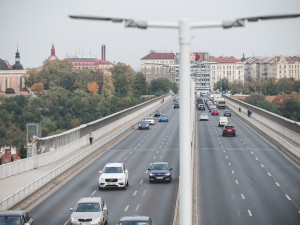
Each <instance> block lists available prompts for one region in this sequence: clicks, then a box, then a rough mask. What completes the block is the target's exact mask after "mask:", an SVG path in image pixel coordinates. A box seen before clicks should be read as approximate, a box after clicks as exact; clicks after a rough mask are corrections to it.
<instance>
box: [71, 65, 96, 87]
mask: <svg viewBox="0 0 300 225" xmlns="http://www.w3.org/2000/svg"><path fill="white" fill-rule="evenodd" d="M93 80H94V75H93V73H92V72H91V71H90V70H88V69H84V70H79V71H77V76H76V80H75V83H74V85H75V87H76V88H78V89H81V90H84V91H85V92H88V89H87V85H88V83H91V82H93Z"/></svg>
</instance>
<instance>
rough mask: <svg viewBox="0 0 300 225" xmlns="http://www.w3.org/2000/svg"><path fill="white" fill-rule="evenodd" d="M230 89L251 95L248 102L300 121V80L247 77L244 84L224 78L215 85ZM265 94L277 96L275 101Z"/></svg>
mask: <svg viewBox="0 0 300 225" xmlns="http://www.w3.org/2000/svg"><path fill="white" fill-rule="evenodd" d="M220 88H222V89H221V90H223V91H225V90H229V91H230V93H231V94H237V93H242V94H245V95H249V96H248V97H247V98H246V100H245V101H246V102H247V103H249V104H252V105H255V106H257V107H260V108H262V109H265V110H268V111H270V112H273V113H276V114H278V115H281V116H283V117H286V118H288V119H291V120H294V121H297V122H299V121H300V96H299V93H300V80H295V79H294V78H282V79H279V80H278V81H276V80H275V78H274V77H270V78H264V77H261V78H260V79H258V80H254V79H252V78H247V79H246V81H245V82H244V84H242V83H239V82H236V81H235V82H233V83H229V81H228V79H222V80H221V81H218V82H217V83H216V85H215V89H220ZM265 96H276V97H275V98H274V100H273V101H267V100H266V97H265Z"/></svg>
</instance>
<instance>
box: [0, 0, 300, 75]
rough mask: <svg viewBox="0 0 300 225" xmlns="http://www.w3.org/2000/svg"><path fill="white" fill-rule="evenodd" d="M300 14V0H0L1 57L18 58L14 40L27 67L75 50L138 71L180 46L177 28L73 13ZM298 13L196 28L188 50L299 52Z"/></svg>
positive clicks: (146, 16)
mask: <svg viewBox="0 0 300 225" xmlns="http://www.w3.org/2000/svg"><path fill="white" fill-rule="evenodd" d="M282 13H300V1H299V0H248V1H246V0H206V1H203V0H180V1H179V0H147V1H146V0H0V32H1V33H0V58H1V59H6V60H8V61H9V62H10V63H11V64H14V62H15V53H16V48H17V44H18V46H19V52H20V55H21V63H22V65H23V67H24V68H29V67H38V66H40V65H42V64H43V61H44V60H45V59H47V58H48V57H49V56H50V50H51V45H52V44H54V45H55V49H56V56H57V57H58V58H60V59H63V58H65V57H67V56H69V57H72V56H74V55H75V54H77V55H78V56H79V54H80V55H83V54H84V55H85V56H88V57H89V56H92V57H97V58H101V45H102V44H105V45H106V59H107V60H108V61H110V62H113V63H117V62H123V63H126V64H128V65H130V66H131V67H132V68H134V69H135V70H139V63H140V59H141V58H142V57H144V56H146V55H147V54H148V53H149V51H150V50H154V51H156V52H173V53H176V52H179V44H178V43H179V41H178V31H177V30H175V29H174V30H173V29H172V30H169V29H157V28H156V29H154V28H150V29H147V30H140V29H136V28H124V24H123V23H122V24H117V23H111V22H101V21H82V20H72V19H70V18H69V17H68V15H70V14H79V15H94V16H100V15H102V16H114V17H125V18H133V19H136V20H147V21H170V22H178V21H179V20H180V19H182V18H188V19H190V20H191V21H192V22H200V21H220V20H230V19H235V18H240V17H249V16H258V15H270V14H282ZM299 40H300V18H296V19H285V20H280V21H279V20H277V21H259V22H257V23H246V26H245V27H244V28H233V29H226V30H224V29H221V28H210V29H193V30H192V41H191V52H197V51H206V52H209V54H210V55H212V56H235V57H236V58H241V57H242V54H243V53H245V56H246V57H249V56H253V55H254V56H263V57H267V56H275V55H285V56H295V55H298V56H299V55H300V41H299Z"/></svg>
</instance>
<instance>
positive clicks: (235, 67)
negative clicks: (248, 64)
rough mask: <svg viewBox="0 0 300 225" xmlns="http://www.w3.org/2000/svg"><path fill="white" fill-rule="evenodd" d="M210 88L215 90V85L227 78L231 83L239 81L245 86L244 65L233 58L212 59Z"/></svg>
mask: <svg viewBox="0 0 300 225" xmlns="http://www.w3.org/2000/svg"><path fill="white" fill-rule="evenodd" d="M210 62H211V63H212V64H210V78H211V79H210V87H211V90H214V85H215V84H216V83H217V82H218V81H219V80H221V79H223V78H227V79H228V81H229V83H232V82H233V81H238V82H240V83H241V84H244V63H243V62H242V61H240V60H238V59H236V58H234V57H233V56H230V57H221V56H220V57H210Z"/></svg>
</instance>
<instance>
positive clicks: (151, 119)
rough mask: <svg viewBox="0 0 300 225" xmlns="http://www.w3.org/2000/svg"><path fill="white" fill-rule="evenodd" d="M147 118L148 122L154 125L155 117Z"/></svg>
mask: <svg viewBox="0 0 300 225" xmlns="http://www.w3.org/2000/svg"><path fill="white" fill-rule="evenodd" d="M145 120H146V121H147V122H148V124H149V125H154V118H153V117H151V116H149V117H146V118H145Z"/></svg>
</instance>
